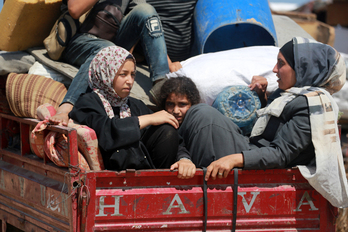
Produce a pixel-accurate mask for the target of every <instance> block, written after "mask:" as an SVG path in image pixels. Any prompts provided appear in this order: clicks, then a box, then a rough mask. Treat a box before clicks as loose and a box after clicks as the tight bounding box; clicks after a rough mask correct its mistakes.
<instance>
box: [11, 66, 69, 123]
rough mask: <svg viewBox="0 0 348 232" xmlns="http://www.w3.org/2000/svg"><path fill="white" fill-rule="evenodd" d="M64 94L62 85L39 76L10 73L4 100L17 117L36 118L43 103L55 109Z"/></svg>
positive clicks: (64, 90)
mask: <svg viewBox="0 0 348 232" xmlns="http://www.w3.org/2000/svg"><path fill="white" fill-rule="evenodd" d="M66 92H67V90H66V88H65V86H64V85H63V84H62V83H60V82H57V81H54V80H52V79H50V78H47V77H43V76H39V75H32V74H16V73H10V74H9V75H8V78H7V81H6V98H7V101H8V103H9V105H10V108H11V111H12V113H13V114H14V115H16V116H18V117H30V118H38V117H37V115H36V109H37V108H38V107H39V106H40V105H43V104H44V103H49V104H51V105H52V106H53V107H54V108H55V109H57V108H58V106H59V104H60V103H61V102H62V100H63V98H64V96H65V94H66Z"/></svg>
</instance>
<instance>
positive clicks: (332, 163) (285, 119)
mask: <svg viewBox="0 0 348 232" xmlns="http://www.w3.org/2000/svg"><path fill="white" fill-rule="evenodd" d="M345 70H346V67H345V63H344V60H343V58H342V57H341V56H340V54H339V53H338V52H337V51H336V50H335V49H333V48H332V47H330V46H328V45H326V44H322V43H318V42H316V41H312V40H309V39H305V38H300V37H295V38H293V39H292V40H291V41H290V42H288V43H287V44H285V45H284V46H283V47H282V48H281V49H280V52H279V54H278V58H277V64H276V65H275V67H274V69H273V71H274V72H275V73H276V74H277V76H278V78H279V79H278V83H279V90H277V91H275V93H274V94H273V96H271V97H270V98H269V103H268V105H267V107H265V108H263V109H261V110H259V111H258V116H259V118H258V120H257V122H256V124H255V125H254V127H253V130H252V133H251V137H250V144H249V145H250V148H249V149H247V150H243V151H236V153H235V154H231V155H228V156H225V157H222V158H220V159H218V160H216V161H214V162H212V163H211V164H210V165H209V166H208V168H207V174H206V180H208V179H209V178H210V177H211V178H212V179H215V178H216V177H219V178H222V177H227V176H228V173H229V172H230V171H231V169H233V168H235V167H241V168H244V169H268V168H288V167H293V166H298V167H299V168H300V171H301V173H302V175H303V176H304V177H305V178H306V179H307V180H308V181H309V183H310V184H311V185H312V186H313V187H314V188H315V189H316V190H317V191H318V192H320V193H321V194H322V195H323V196H324V197H325V198H327V199H328V200H329V201H330V202H331V203H332V204H333V205H334V206H336V207H347V206H348V194H347V192H348V188H347V179H346V177H345V171H344V167H343V160H342V153H341V146H340V140H339V136H338V129H337V118H338V107H337V105H336V103H335V101H334V100H333V99H332V97H331V94H333V93H335V92H337V91H339V90H340V89H341V88H342V86H343V84H344V83H345V79H346V71H345ZM272 100H273V101H272Z"/></svg>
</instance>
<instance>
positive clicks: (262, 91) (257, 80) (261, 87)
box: [249, 76, 268, 106]
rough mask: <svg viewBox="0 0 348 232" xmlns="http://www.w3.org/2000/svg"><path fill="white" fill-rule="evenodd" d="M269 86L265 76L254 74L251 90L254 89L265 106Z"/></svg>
mask: <svg viewBox="0 0 348 232" xmlns="http://www.w3.org/2000/svg"><path fill="white" fill-rule="evenodd" d="M267 86H268V81H267V79H266V78H265V77H263V76H253V78H252V79H251V84H250V85H249V88H250V90H254V91H255V92H256V93H257V95H258V96H259V98H260V100H261V104H262V106H265V105H266V102H267V95H266V91H267Z"/></svg>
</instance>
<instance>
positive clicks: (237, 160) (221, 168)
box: [205, 153, 244, 181]
mask: <svg viewBox="0 0 348 232" xmlns="http://www.w3.org/2000/svg"><path fill="white" fill-rule="evenodd" d="M243 166H244V157H243V154H242V153H237V154H232V155H228V156H225V157H222V158H220V159H218V160H216V161H214V162H212V163H211V164H210V165H209V166H208V167H207V173H206V174H205V180H206V181H208V179H209V177H210V176H211V178H212V179H213V180H215V179H216V176H218V178H222V177H224V178H226V177H227V176H228V173H230V171H231V170H232V169H233V168H236V167H240V168H241V167H243Z"/></svg>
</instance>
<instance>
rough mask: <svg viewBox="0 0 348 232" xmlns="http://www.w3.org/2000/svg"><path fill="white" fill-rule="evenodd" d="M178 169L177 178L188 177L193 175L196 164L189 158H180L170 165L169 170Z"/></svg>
mask: <svg viewBox="0 0 348 232" xmlns="http://www.w3.org/2000/svg"><path fill="white" fill-rule="evenodd" d="M174 169H178V178H179V179H189V178H192V177H194V175H195V173H196V166H195V165H194V164H193V163H192V161H191V160H189V159H181V160H179V161H178V162H176V163H174V164H173V165H172V166H170V170H171V171H173V170H174Z"/></svg>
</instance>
